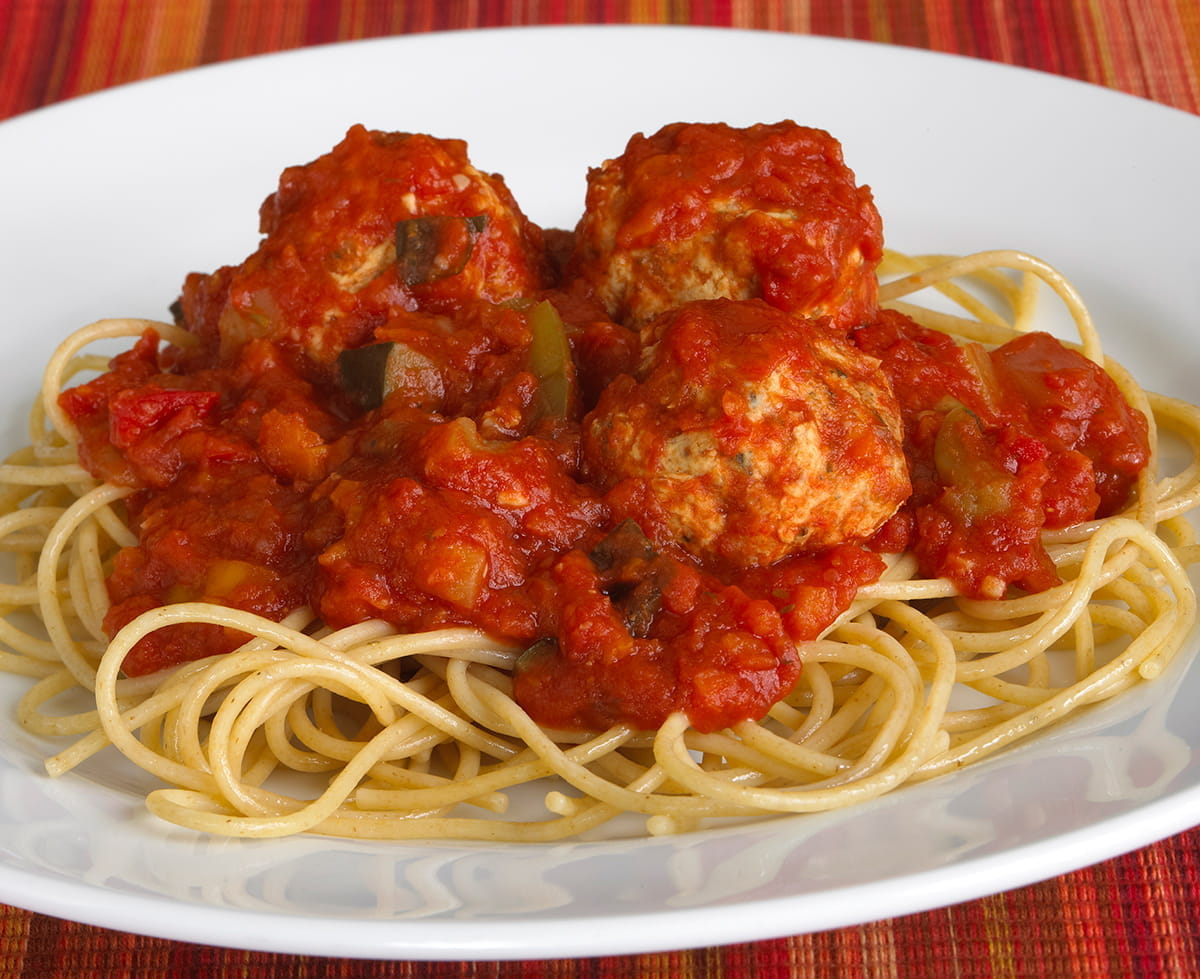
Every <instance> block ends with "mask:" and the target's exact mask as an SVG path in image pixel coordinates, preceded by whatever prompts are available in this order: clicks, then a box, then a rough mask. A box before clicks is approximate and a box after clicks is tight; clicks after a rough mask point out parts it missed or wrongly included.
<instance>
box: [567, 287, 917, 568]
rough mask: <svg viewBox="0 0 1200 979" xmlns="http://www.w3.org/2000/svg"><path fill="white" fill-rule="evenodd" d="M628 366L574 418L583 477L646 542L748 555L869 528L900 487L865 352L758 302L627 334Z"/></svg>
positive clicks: (700, 553)
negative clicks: (634, 339) (640, 347)
mask: <svg viewBox="0 0 1200 979" xmlns="http://www.w3.org/2000/svg"><path fill="white" fill-rule="evenodd" d="M642 339H643V344H644V356H643V359H642V363H641V366H640V368H639V371H638V375H637V377H631V376H629V375H625V376H623V377H622V378H619V379H618V380H617V381H616V382H614V383H613V384H612V385H610V386H609V387H608V389H607V390H606V391H605V392H604V394H603V395H602V397H601V398H600V401H599V404H598V405H597V407H596V409H595V410H594V411H593V412H592V413H591V414H589V415H588V417H587V418H586V419H585V420H584V435H583V438H584V451H585V456H586V460H587V465H588V467H589V470H590V472H591V475H592V476H593V477H594V478H595V479H596V480H598V481H599V482H600V483H601V484H602V485H604V486H605V487H607V488H608V489H609V490H610V498H611V499H612V500H613V502H614V505H615V506H616V508H617V509H618V511H619V512H620V511H623V512H625V513H626V514H627V515H628V516H631V517H634V518H635V519H637V520H638V521H639V522H640V523H641V524H642V525H643V527H645V528H646V529H647V531H648V532H649V533H650V534H651V536H652V537H653V538H654V539H655V540H656V542H657V543H659V544H673V545H676V546H679V547H681V548H683V549H684V550H685V551H687V552H688V553H690V554H692V555H693V556H695V557H697V558H699V559H701V560H704V561H711V562H716V564H717V565H718V566H720V565H724V566H727V567H754V566H761V565H766V564H771V563H774V562H776V561H779V560H781V559H783V558H785V557H788V556H790V555H794V554H800V553H805V552H811V551H816V550H820V549H822V548H827V547H830V546H832V545H835V544H839V543H843V542H847V541H859V540H864V539H866V538H867V537H869V536H870V535H871V534H872V533H874V531H875V530H877V529H878V528H879V527H880V526H881V525H882V524H883V523H884V522H885V521H886V520H887V519H888V517H890V516H891V515H892V514H893V513H894V512H895V511H896V509H897V508H898V507H899V506H900V505H901V503H903V502H904V500H905V499H907V497H908V495H909V491H910V486H909V481H908V472H907V468H906V465H905V460H904V454H903V450H902V448H901V442H900V436H901V424H900V414H899V408H898V406H897V404H896V400H895V397H894V395H893V393H892V390H891V388H890V386H889V385H888V382H887V380H886V379H885V378H884V376H883V374H882V373H881V371H880V370H879V363H878V361H876V360H875V359H874V358H873V357H870V356H868V355H866V354H863V353H862V352H861V351H859V350H858V349H857V348H855V347H854V346H853V345H851V344H850V343H849V342H848V341H846V340H844V339H842V338H841V337H839V336H837V335H835V334H834V333H832V332H830V331H828V330H825V329H821V328H819V327H816V326H814V325H813V324H811V323H808V322H805V321H804V320H803V319H800V318H798V317H795V316H792V315H790V314H788V313H784V312H782V311H780V310H777V309H774V308H773V307H771V306H768V305H767V304H766V303H764V302H762V301H760V300H747V301H741V302H736V301H729V300H709V301H702V302H697V303H690V304H687V305H685V306H681V307H679V308H678V309H675V310H673V311H671V312H668V313H665V314H663V315H662V316H661V317H659V318H657V319H655V320H654V321H652V322H651V323H650V324H648V325H647V326H646V327H645V328H644V329H643V331H642Z"/></svg>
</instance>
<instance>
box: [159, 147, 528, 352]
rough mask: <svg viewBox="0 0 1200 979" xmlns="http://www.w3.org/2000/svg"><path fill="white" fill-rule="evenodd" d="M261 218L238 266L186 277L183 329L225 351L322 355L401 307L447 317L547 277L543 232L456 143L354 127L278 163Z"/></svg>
mask: <svg viewBox="0 0 1200 979" xmlns="http://www.w3.org/2000/svg"><path fill="white" fill-rule="evenodd" d="M259 223H260V230H261V232H262V233H263V235H264V236H265V237H264V238H263V239H262V241H261V242H260V244H259V246H258V249H257V250H256V251H255V252H254V254H252V255H251V256H250V257H249V258H247V259H246V260H245V261H244V262H243V263H242V264H241V265H239V266H236V267H230V266H227V267H224V268H221V269H219V270H217V271H216V272H214V273H212V274H211V275H198V274H197V275H192V276H189V277H188V279H187V281H186V283H185V284H184V289H183V296H182V299H181V303H180V313H181V316H182V318H183V321H184V323H185V325H186V326H188V328H189V329H191V330H192V331H193V332H194V333H196V334H198V335H199V336H200V337H201V338H202V339H204V340H206V341H207V343H206V349H211V348H212V347H213V346H214V345H217V346H219V348H220V351H221V354H222V355H223V356H225V357H228V356H230V355H231V354H233V353H235V352H236V351H237V350H238V349H239V348H240V347H241V346H243V345H244V344H245V343H247V342H249V341H250V340H253V339H257V338H265V339H268V340H272V341H275V342H277V343H280V344H282V345H285V346H287V347H290V348H292V349H293V350H296V351H299V352H300V353H301V355H302V356H303V358H304V359H306V360H307V361H309V362H311V363H313V364H317V365H320V364H326V365H328V364H331V363H332V362H333V361H334V359H335V358H336V356H337V354H338V353H339V352H340V351H341V350H343V349H347V348H352V347H357V346H360V345H361V344H363V343H365V342H367V340H369V338H370V336H371V333H372V331H373V329H374V328H375V327H376V326H377V325H379V324H381V323H383V322H385V321H386V320H387V319H388V318H389V316H390V315H392V314H393V313H395V312H397V311H412V310H424V311H432V312H438V313H448V312H453V311H455V310H456V309H459V308H461V307H462V306H463V305H465V304H469V303H472V302H475V301H479V300H482V301H485V302H493V303H499V302H504V301H506V300H509V299H512V298H514V297H517V296H524V295H528V294H530V293H533V292H536V291H537V290H538V289H540V288H542V287H543V286H544V285H545V283H546V278H547V272H546V269H547V265H546V259H545V254H544V244H543V238H542V232H541V229H540V228H538V227H537V226H536V225H534V224H533V223H532V222H530V221H529V220H528V219H527V218H526V217H525V215H524V214H523V213H522V212H521V210H520V208H519V207H518V206H517V203H516V201H515V200H514V199H513V196H512V194H511V193H510V192H509V190H508V187H507V186H506V185H505V183H504V181H503V179H502V178H500V177H499V176H497V175H494V174H487V173H483V172H482V171H480V170H478V169H476V168H475V167H474V166H473V165H472V164H471V162H470V161H469V159H468V156H467V146H466V144H465V143H464V142H462V141H461V140H456V139H437V138H435V137H433V136H427V135H422V134H410V133H391V132H379V131H374V130H368V129H365V128H364V127H362V126H355V127H353V128H352V129H351V130H350V131H349V132H348V133H347V134H346V137H345V138H344V139H343V140H342V141H341V142H340V143H339V144H338V145H337V146H335V147H334V148H333V149H332V150H330V151H329V152H328V153H326V154H325V155H324V156H321V157H319V158H317V159H316V160H314V161H312V162H311V163H307V164H304V165H302V166H294V167H289V168H288V169H286V170H285V171H284V172H283V175H282V176H281V177H280V180H279V187H278V189H277V190H276V191H275V193H273V194H272V195H271V196H269V197H268V198H267V199H266V201H264V203H263V205H262V208H261V210H260V215H259Z"/></svg>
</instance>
